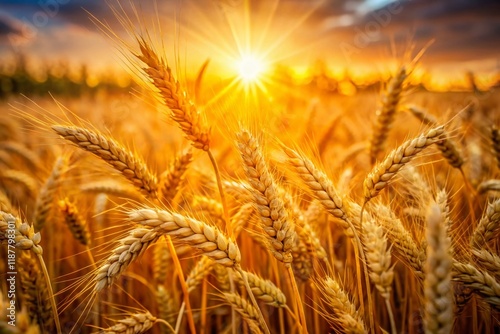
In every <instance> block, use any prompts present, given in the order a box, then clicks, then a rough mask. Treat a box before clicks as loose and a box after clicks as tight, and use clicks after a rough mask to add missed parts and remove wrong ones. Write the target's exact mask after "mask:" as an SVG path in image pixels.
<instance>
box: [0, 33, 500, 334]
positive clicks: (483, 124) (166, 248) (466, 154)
mask: <svg viewBox="0 0 500 334" xmlns="http://www.w3.org/2000/svg"><path fill="white" fill-rule="evenodd" d="M122 47H123V48H124V49H123V52H124V53H125V54H126V59H128V60H129V61H130V64H129V65H130V68H131V69H132V70H133V71H134V72H135V73H134V75H135V77H136V82H137V87H139V88H135V90H134V91H135V92H136V93H135V94H120V93H116V92H114V93H113V92H107V93H106V92H104V93H100V94H96V95H82V96H80V97H78V98H72V97H64V96H62V97H51V96H50V95H49V94H46V95H45V96H40V97H36V98H33V99H29V98H26V97H20V96H15V97H11V98H9V99H8V100H7V101H5V102H2V103H1V105H0V109H1V110H2V113H1V114H0V167H1V168H0V210H1V212H0V217H1V219H0V231H1V234H0V241H1V243H2V247H1V248H0V257H1V258H2V261H0V272H2V273H7V274H5V279H2V281H1V283H0V286H1V295H0V303H1V307H0V331H1V332H2V333H31V334H35V333H266V334H269V333H282V334H283V333H311V334H312V333H329V332H338V333H423V332H425V333H452V332H453V333H494V332H496V331H497V330H498V328H499V326H500V324H499V315H500V313H499V312H498V311H499V309H500V254H499V241H498V240H499V239H498V232H499V230H500V228H499V225H500V199H499V198H498V191H500V134H499V132H498V128H497V126H499V123H498V118H497V115H498V108H499V103H500V99H499V94H498V87H497V88H495V87H489V88H487V89H483V90H480V89H478V88H477V87H476V86H474V85H473V86H472V88H471V90H470V91H465V92H451V91H450V92H440V93H437V92H431V91H426V90H421V89H417V88H416V85H414V84H412V83H411V77H412V74H413V69H414V66H415V62H414V61H412V60H411V59H410V60H405V59H401V60H400V62H399V66H398V68H397V70H396V71H393V73H391V76H390V77H389V78H388V79H387V80H385V81H384V82H383V83H382V85H381V87H380V89H372V90H366V91H362V92H359V93H358V94H355V95H352V96H342V95H334V94H329V93H327V92H319V93H318V92H317V91H315V90H314V89H313V88H311V87H305V86H289V87H285V88H286V89H283V90H281V91H280V92H278V93H276V94H275V95H274V97H273V98H272V99H271V98H269V97H268V96H267V95H266V94H262V93H257V94H255V95H254V96H253V98H251V99H250V98H248V97H247V96H245V94H244V93H243V92H239V93H234V94H226V95H225V96H223V97H221V98H220V99H218V100H217V102H216V103H210V101H211V98H212V96H211V95H213V91H212V90H211V89H210V88H209V87H208V86H209V85H210V83H209V82H207V81H204V82H202V80H201V79H202V76H203V70H201V71H200V72H199V75H198V77H197V78H195V79H194V80H184V79H183V78H179V77H178V76H177V73H176V71H175V70H173V69H172V68H171V67H170V65H169V62H168V60H167V59H166V58H165V56H164V55H163V53H162V51H161V50H160V49H159V48H157V47H155V43H153V42H152V40H151V39H150V37H149V35H148V34H147V33H145V34H141V33H137V34H136V35H135V40H134V41H133V42H131V44H130V45H126V46H123V45H122ZM205 65H206V64H205ZM200 87H201V88H200ZM312 95H314V96H315V98H314V99H311V98H309V96H312ZM11 258H13V259H15V261H8V259H11ZM11 266H12V267H11ZM9 272H15V273H16V274H15V277H16V278H15V282H16V283H15V284H14V285H12V284H11V283H10V281H9V280H8V278H9V277H10V274H9ZM12 286H14V287H15V301H16V304H15V309H16V311H15V312H14V313H15V315H16V326H15V327H13V326H11V325H9V321H10V320H11V319H10V318H9V317H8V316H9V314H11V312H10V309H9V308H8V307H9V305H10V304H9V303H10V302H11V300H12V298H11V297H8V295H9V293H10V292H11V291H12Z"/></svg>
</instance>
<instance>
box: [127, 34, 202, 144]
mask: <svg viewBox="0 0 500 334" xmlns="http://www.w3.org/2000/svg"><path fill="white" fill-rule="evenodd" d="M137 42H138V43H139V48H140V50H141V53H140V54H138V55H136V56H137V58H139V59H140V60H141V61H142V62H143V63H144V64H146V65H147V67H146V68H144V72H146V74H147V75H148V76H149V78H150V79H151V80H152V81H153V84H154V86H155V87H156V88H157V89H158V90H159V93H160V95H161V97H162V98H163V102H164V103H165V105H166V106H167V107H168V108H170V110H171V112H172V113H171V117H172V119H173V120H174V121H175V122H176V123H177V124H178V125H179V127H180V128H181V130H182V131H183V132H184V134H185V135H186V138H187V139H188V140H189V141H191V142H192V144H193V146H194V147H196V148H198V149H201V150H204V151H209V149H210V130H209V129H208V127H207V126H206V125H205V124H204V121H203V119H202V117H201V115H200V113H199V112H198V110H197V109H196V106H195V105H194V104H193V103H192V102H191V101H190V99H189V96H188V95H187V93H186V92H185V91H184V90H182V88H181V85H180V83H179V82H178V81H177V80H176V79H175V77H174V75H173V74H172V69H171V68H170V67H169V66H168V65H167V64H166V63H165V61H164V60H163V59H161V58H160V57H158V55H157V54H156V52H155V51H154V50H153V49H152V48H151V46H150V45H149V44H148V43H147V42H146V41H145V40H143V39H138V40H137Z"/></svg>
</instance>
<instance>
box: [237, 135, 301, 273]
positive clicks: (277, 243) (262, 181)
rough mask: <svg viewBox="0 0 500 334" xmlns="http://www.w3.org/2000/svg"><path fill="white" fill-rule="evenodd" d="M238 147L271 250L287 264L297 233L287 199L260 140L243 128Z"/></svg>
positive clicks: (290, 259) (238, 138) (238, 136)
mask: <svg viewBox="0 0 500 334" xmlns="http://www.w3.org/2000/svg"><path fill="white" fill-rule="evenodd" d="M237 144H238V149H239V151H240V153H241V157H242V159H243V168H244V170H245V174H246V175H247V178H248V181H249V183H250V185H251V186H252V188H251V192H252V194H253V197H254V203H255V205H256V207H257V212H258V214H259V217H260V222H261V226H262V229H263V230H264V232H265V233H266V235H267V238H268V243H269V244H270V245H271V246H272V247H271V248H270V249H271V252H272V254H273V255H274V257H276V259H278V261H281V262H283V263H285V264H290V263H291V262H292V259H293V258H292V255H291V251H292V247H293V245H294V242H295V238H296V233H295V230H294V226H293V224H292V222H291V221H290V220H289V218H288V212H287V211H286V210H285V205H284V202H283V199H282V198H281V197H280V196H279V189H278V186H277V185H276V181H275V180H274V178H273V176H272V175H271V173H270V172H269V167H268V166H267V163H266V161H265V159H264V156H263V154H262V149H261V147H260V145H259V142H258V140H257V139H256V138H255V137H254V136H253V135H251V134H250V132H248V131H246V130H243V131H241V132H239V133H238V135H237Z"/></svg>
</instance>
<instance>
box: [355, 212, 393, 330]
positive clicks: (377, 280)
mask: <svg viewBox="0 0 500 334" xmlns="http://www.w3.org/2000/svg"><path fill="white" fill-rule="evenodd" d="M362 240H363V246H364V248H365V256H366V261H367V262H368V268H369V269H370V278H371V280H372V282H373V283H374V284H375V287H376V288H377V290H378V291H379V292H380V295H381V296H382V298H384V301H385V304H386V308H387V313H388V314H389V319H390V323H391V332H392V333H397V330H396V323H395V321H394V315H393V312H392V307H391V304H390V298H391V290H392V282H393V280H394V267H393V266H392V265H391V251H390V250H389V249H388V248H387V237H386V235H385V234H384V230H383V229H382V227H381V226H379V225H377V224H376V223H375V221H374V220H373V219H367V220H366V221H365V223H364V224H363V235H362Z"/></svg>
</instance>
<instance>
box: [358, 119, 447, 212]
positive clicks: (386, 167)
mask: <svg viewBox="0 0 500 334" xmlns="http://www.w3.org/2000/svg"><path fill="white" fill-rule="evenodd" d="M443 132H444V127H442V126H439V127H436V128H433V129H430V130H429V131H427V132H426V133H424V134H422V135H420V136H418V137H417V138H414V139H411V140H408V141H406V142H404V143H403V144H402V145H401V146H399V147H398V148H396V149H395V150H393V151H392V152H391V153H389V155H388V156H387V157H386V158H385V159H384V160H383V161H382V162H381V163H379V164H378V165H376V166H375V167H374V168H373V170H372V171H371V172H370V173H369V174H368V176H367V177H366V178H365V181H364V183H363V193H364V197H365V203H366V202H368V201H369V200H370V199H372V198H373V197H375V196H377V195H378V194H379V193H380V192H381V191H382V190H383V189H384V188H385V187H387V185H388V184H389V183H390V182H391V180H392V178H393V177H394V176H395V175H396V174H397V173H398V172H399V171H400V170H401V168H403V167H404V166H405V165H406V164H407V163H408V162H410V161H411V160H412V159H413V158H414V157H415V156H416V155H417V154H418V153H420V152H421V151H422V150H424V149H425V148H427V147H429V146H430V145H432V144H434V143H436V142H438V141H439V140H440V136H441V135H442V134H443Z"/></svg>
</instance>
